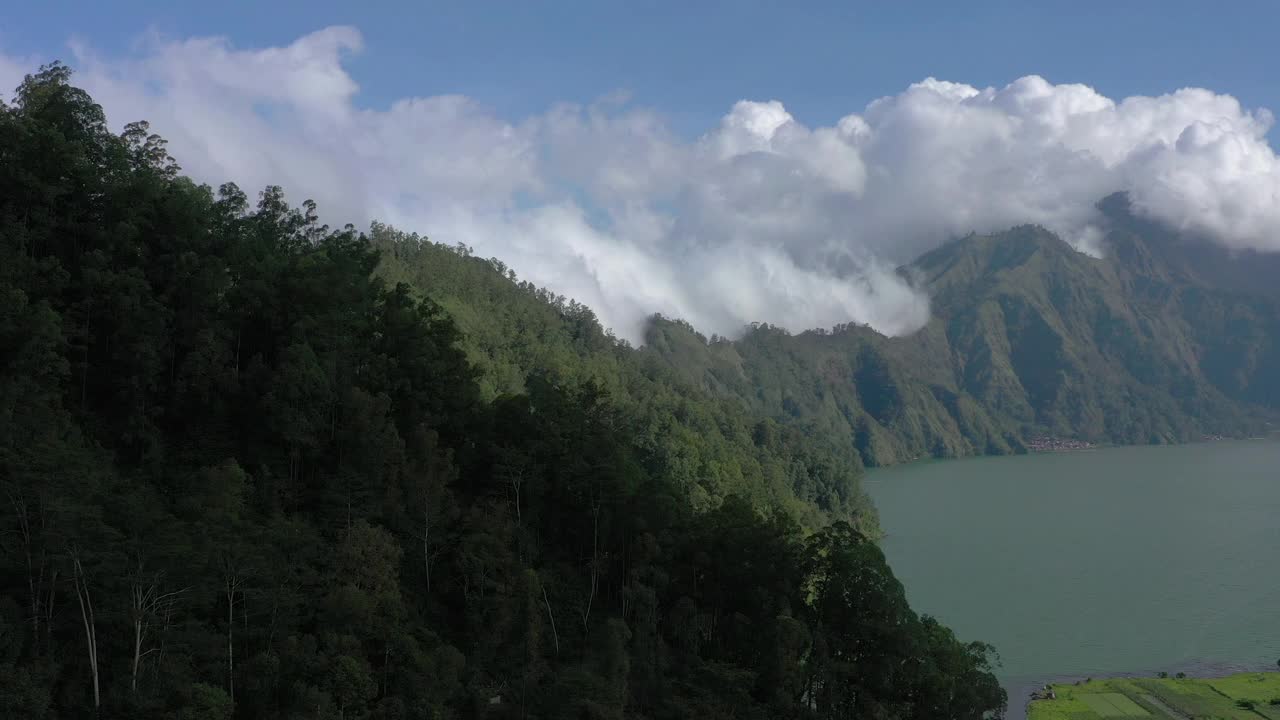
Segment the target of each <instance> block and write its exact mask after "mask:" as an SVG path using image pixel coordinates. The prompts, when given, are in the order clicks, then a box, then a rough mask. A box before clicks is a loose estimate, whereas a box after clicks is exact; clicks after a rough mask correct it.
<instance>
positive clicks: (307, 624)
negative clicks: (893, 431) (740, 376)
mask: <svg viewBox="0 0 1280 720" xmlns="http://www.w3.org/2000/svg"><path fill="white" fill-rule="evenodd" d="M69 75H70V73H69V71H68V70H67V69H66V68H65V67H63V66H60V65H55V66H51V67H48V68H45V69H43V70H42V71H41V72H40V73H39V74H37V75H34V76H31V77H28V78H27V80H26V81H25V82H24V83H23V85H22V86H21V87H20V88H19V89H18V91H17V93H16V97H15V98H14V100H13V102H12V103H11V104H7V105H3V106H0V490H2V491H3V493H4V510H3V515H2V516H0V522H2V525H0V527H2V528H3V535H0V538H2V539H3V544H2V545H0V548H2V550H3V553H2V554H0V716H3V717H14V718H18V717H21V718H80V717H95V716H96V717H104V718H183V719H185V720H197V719H198V720H212V719H215V718H216V719H220V720H228V719H230V718H241V719H247V718H304V717H305V718H449V717H456V718H472V717H486V718H507V717H510V718H516V717H520V718H535V717H541V718H564V717H573V718H621V717H634V718H687V717H695V716H696V717H705V718H784V717H785V718H805V717H812V718H846V717H866V718H872V717H874V718H900V719H904V720H905V719H907V718H912V719H919V720H925V719H930V720H932V719H934V718H943V717H946V718H973V719H977V718H981V717H984V715H986V714H988V713H992V712H998V711H999V710H1000V709H1002V708H1003V705H1004V702H1005V698H1004V692H1003V691H1002V690H1000V688H999V687H998V686H997V684H996V682H995V680H994V678H993V677H992V675H991V674H990V672H989V671H990V662H991V659H990V658H991V651H990V648H988V647H986V646H985V645H982V644H980V643H971V644H964V643H961V642H959V641H957V639H956V638H955V637H954V636H953V635H952V634H951V632H950V631H949V630H947V629H946V628H945V627H942V626H940V625H939V624H937V623H936V622H934V621H933V620H931V619H929V618H921V617H918V616H917V615H916V614H915V613H913V612H912V611H911V609H910V608H909V607H908V606H907V603H906V601H905V598H904V595H903V591H902V587H901V585H900V584H899V583H898V582H897V581H896V580H895V579H894V578H893V575H892V573H891V571H890V570H889V568H888V567H887V566H886V565H885V562H884V558H883V555H882V554H881V553H880V551H879V549H878V548H877V547H876V545H875V543H874V542H873V541H872V540H870V539H869V538H868V537H867V534H866V533H865V532H863V531H860V529H859V527H861V528H862V530H868V529H869V526H868V521H867V517H868V516H867V515H866V514H865V512H864V510H863V506H862V505H861V503H862V502H863V501H862V500H861V495H860V493H859V491H858V489H857V485H856V477H857V466H856V465H855V464H846V463H845V462H844V458H843V456H842V455H841V454H840V452H839V451H838V450H837V449H835V446H834V444H831V443H826V444H820V443H816V442H814V441H813V440H812V439H811V438H808V437H806V436H805V435H804V434H803V433H799V432H793V430H792V429H791V428H787V427H781V426H779V425H778V424H776V423H773V422H770V421H767V420H757V419H755V418H754V417H752V416H751V415H750V414H748V412H747V411H746V409H745V408H744V407H743V406H742V404H741V403H740V402H739V401H738V400H737V399H720V400H717V399H715V398H712V397H711V396H710V395H708V394H707V393H703V392H695V391H693V390H692V389H691V388H690V387H689V386H688V385H687V384H686V383H685V381H684V380H682V379H681V376H680V374H679V373H677V372H674V371H672V370H670V369H669V368H667V367H666V366H665V363H662V362H656V360H658V358H657V356H654V355H646V354H640V353H637V352H636V351H634V350H630V349H628V348H626V347H625V346H623V345H621V344H619V343H616V342H614V341H613V340H611V339H610V338H609V337H608V336H607V335H605V334H603V333H602V332H601V331H600V328H599V326H598V324H596V323H595V322H594V320H592V319H591V317H590V315H589V313H588V312H587V311H585V310H584V309H582V308H579V307H577V306H571V305H566V304H564V303H563V302H560V301H555V302H550V303H548V302H546V301H547V300H548V299H549V298H547V297H546V296H545V294H542V293H539V291H537V290H536V289H534V288H531V287H529V286H528V285H519V284H516V283H513V282H511V281H510V279H509V278H507V279H503V278H502V276H501V275H499V274H498V272H496V269H495V268H494V266H493V264H492V263H488V262H487V261H482V260H479V259H477V258H472V257H468V256H467V255H466V254H465V253H459V252H453V251H448V250H447V249H443V248H441V247H439V246H434V245H430V244H429V243H424V242H422V241H420V240H417V239H414V238H404V237H383V235H385V234H386V233H388V232H389V231H386V230H385V229H375V241H374V242H372V243H371V242H370V240H369V239H368V238H366V237H365V236H363V235H361V234H359V233H357V232H356V231H354V230H353V229H352V228H350V227H347V228H345V229H341V230H333V229H330V228H327V227H325V226H323V225H320V224H319V223H318V221H317V216H316V208H315V206H314V205H312V204H310V203H304V204H303V205H302V207H301V208H293V207H290V206H289V205H287V204H286V202H285V199H284V195H283V191H282V190H281V189H280V188H276V187H271V188H267V189H266V190H264V191H263V192H262V193H261V194H260V195H259V196H258V199H257V201H256V202H251V201H250V198H249V197H247V196H246V194H245V193H244V192H242V191H240V190H239V189H238V188H236V187H235V186H234V185H230V184H228V185H223V186H222V187H220V188H219V189H218V190H217V191H216V192H215V191H213V190H211V189H210V188H209V187H207V186H200V185H197V184H195V183H193V182H191V181H190V180H188V179H186V178H184V177H183V176H182V175H181V173H180V170H179V168H178V167H177V165H176V164H175V163H174V161H173V160H172V159H171V158H170V157H169V156H168V154H167V152H166V150H165V145H164V142H163V140H161V139H160V138H159V137H157V136H155V135H152V134H150V133H149V130H148V128H147V127H146V126H145V125H144V124H133V125H130V126H128V127H127V128H126V130H125V132H124V133H123V134H122V135H115V134H113V133H111V132H110V131H109V130H108V127H107V124H106V121H105V118H104V117H103V114H102V111H101V109H100V108H99V107H97V106H96V105H95V104H94V103H93V101H92V99H91V98H89V97H88V96H87V95H86V94H85V93H84V92H83V91H81V90H78V89H76V88H75V87H74V86H72V85H71V84H70V82H69ZM379 249H381V250H382V251H383V253H384V254H383V255H382V256H380V255H379ZM459 272H462V273H463V274H461V275H459V274H457V273H459ZM449 273H453V274H452V275H451V274H449ZM467 273H469V274H467ZM383 278H392V279H393V280H396V279H407V280H410V281H412V282H413V283H414V284H415V286H416V287H410V286H408V285H404V284H398V283H395V284H393V283H387V282H384V280H383ZM494 278H497V279H498V280H502V282H501V283H499V282H496V281H495V280H494ZM433 296H436V297H438V298H439V299H438V301H437V300H433V299H432V298H433ZM455 317H456V318H457V320H455ZM460 327H461V328H462V329H463V330H464V331H465V332H463V331H460V329H459V328H460ZM513 327H514V328H517V329H518V331H519V332H518V333H517V334H516V335H515V336H513V337H512V338H506V339H503V338H502V337H500V336H501V335H502V334H503V333H507V332H509V331H510V330H511V328H513ZM804 508H814V509H810V510H804ZM829 519H831V520H835V522H834V523H832V524H829V525H825V524H824V523H825V522H826V521H827V520H829ZM800 523H805V524H807V525H808V526H809V528H810V529H811V530H813V532H811V533H807V534H806V533H803V532H802V531H801V525H800Z"/></svg>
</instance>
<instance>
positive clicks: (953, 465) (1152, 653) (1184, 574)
mask: <svg viewBox="0 0 1280 720" xmlns="http://www.w3.org/2000/svg"><path fill="white" fill-rule="evenodd" d="M866 488H867V490H868V492H869V493H870V494H871V496H872V498H873V499H874V500H875V503H876V506H877V507H878V508H879V511H880V523H881V526H882V527H883V528H884V530H885V532H886V533H887V536H886V538H885V539H884V541H883V543H882V546H883V548H884V551H885V554H886V555H887V556H888V559H889V562H890V564H891V565H892V567H893V569H894V572H895V573H896V574H897V576H898V578H899V579H900V580H901V581H902V583H903V585H904V586H905V587H906V591H907V597H908V599H909V600H910V602H911V604H912V606H913V607H914V608H915V609H916V610H917V611H919V612H921V613H928V614H931V615H934V616H935V617H937V618H939V619H940V620H942V621H944V622H945V623H947V624H948V625H950V626H951V627H952V628H953V629H954V630H955V631H956V633H957V635H959V636H960V638H961V639H962V640H983V641H985V642H989V643H991V644H993V645H995V646H996V648H997V650H998V651H999V653H1000V656H1001V659H1002V662H1003V667H1002V669H1001V671H1000V677H1001V680H1002V682H1003V683H1004V684H1005V686H1006V688H1008V689H1009V693H1010V708H1011V710H1013V712H1012V713H1011V717H1015V718H1016V717H1020V716H1021V705H1022V697H1021V696H1022V695H1024V694H1025V693H1026V692H1027V691H1029V689H1030V688H1032V687H1034V686H1036V685H1038V684H1040V683H1043V682H1045V681H1048V680H1053V679H1069V678H1077V677H1085V676H1090V675H1093V676H1102V675H1114V674H1144V675H1149V674H1154V673H1156V672H1158V671H1161V670H1166V671H1170V672H1176V671H1178V670H1185V671H1188V672H1192V673H1203V674H1209V673H1217V672H1223V671H1228V670H1232V669H1237V668H1238V669H1254V668H1258V667H1271V668H1274V667H1275V663H1276V660H1277V658H1280V442H1273V441H1240V442H1218V443H1206V444H1196V445H1180V446H1160V447H1130V448H1109V449H1103V450H1094V451H1083V452H1071V453H1057V454H1038V455H1023V456H1014V457H1000V458H978V459H971V460H955V461H942V462H929V463H918V464H912V465H904V466H899V467H893V468H886V469H881V470H876V471H874V472H872V473H871V474H870V475H869V476H868V478H867V480H866Z"/></svg>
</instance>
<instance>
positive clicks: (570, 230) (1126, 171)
mask: <svg viewBox="0 0 1280 720" xmlns="http://www.w3.org/2000/svg"><path fill="white" fill-rule="evenodd" d="M362 46H363V41H362V39H361V36H360V34H359V33H358V32H357V31H356V30H355V29H353V28H345V27H334V28H328V29H325V30H322V31H320V32H317V33H313V34H311V35H307V36H305V37H302V38H299V39H298V40H297V41H295V42H293V43H292V44H290V45H288V46H286V47H279V48H266V49H250V50H244V49H238V48H235V47H233V46H232V45H231V44H230V43H229V42H228V41H227V40H225V39H221V38H194V39H187V40H182V41H173V40H168V39H165V38H161V37H158V36H150V37H147V38H145V39H144V41H143V42H142V43H141V44H140V45H139V46H138V47H139V49H138V50H137V51H136V52H134V53H133V54H130V55H128V56H126V57H101V56H98V55H97V54H95V53H94V51H93V50H92V49H91V48H88V47H86V46H82V45H81V46H76V47H74V48H73V51H74V57H73V58H72V62H73V64H74V65H75V66H76V67H77V69H78V72H79V74H78V76H77V81H78V82H79V83H80V84H81V85H83V86H84V87H85V88H86V89H88V90H89V91H90V92H91V93H92V94H93V95H94V97H95V98H96V99H97V100H98V101H99V102H101V103H102V104H103V105H104V107H105V108H106V110H107V112H108V116H109V117H110V118H111V120H112V122H113V123H114V124H116V125H117V126H119V125H123V124H124V123H126V122H128V121H131V120H135V119H147V120H150V121H151V123H152V127H153V129H155V130H156V131H157V132H159V133H161V134H162V135H164V136H165V137H167V138H168V139H169V140H170V147H171V150H172V152H173V154H174V155H175V156H176V157H177V158H178V159H179V162H180V163H181V164H182V165H183V166H184V168H185V169H186V171H187V172H188V173H190V174H191V175H193V176H194V177H196V178H198V179H200V180H204V181H207V182H210V183H214V184H216V183H219V182H222V181H224V180H233V181H235V182H237V183H239V184H240V185H241V186H242V187H244V188H245V189H246V190H250V191H251V190H254V189H258V188H261V187H262V186H265V185H267V184H280V185H283V186H284V187H285V188H286V190H287V191H288V192H289V193H290V196H291V197H292V198H294V199H295V200H301V199H303V198H306V197H313V198H315V199H316V200H317V202H319V203H320V205H321V211H322V213H323V214H324V215H325V217H326V219H328V220H329V221H330V222H333V223H344V222H348V221H351V222H355V223H357V224H362V223H365V222H367V221H369V220H372V219H379V220H384V221H387V222H390V223H391V224H394V225H397V226H400V227H402V228H404V229H406V230H415V231H418V232H421V233H424V234H429V235H430V236H431V237H433V238H436V239H439V240H442V241H445V242H448V243H455V242H464V243H466V244H468V245H471V246H473V247H475V248H476V249H477V251H478V252H480V253H483V254H485V255H493V256H497V257H499V258H501V259H503V260H504V261H505V262H507V263H508V264H509V265H511V266H512V267H514V268H516V269H517V270H518V271H519V272H520V273H521V274H522V275H523V276H524V277H526V278H528V279H530V280H533V281H534V282H536V283H539V284H542V285H546V286H548V287H550V288H552V289H554V290H555V291H557V292H559V293H562V294H565V295H568V296H571V297H575V298H577V299H579V300H581V301H583V302H586V303H587V304H589V305H591V306H592V307H593V308H595V309H596V310H597V312H598V313H599V315H600V316H601V318H602V320H603V321H604V322H605V323H606V324H608V325H610V326H612V327H613V328H615V329H616V330H617V331H618V332H619V333H620V334H623V335H624V336H628V337H631V338H633V339H634V338H636V337H637V336H638V333H639V330H640V327H641V325H642V323H643V320H644V318H646V317H647V316H648V315H650V314H652V313H654V312H661V313H663V314H666V315H671V316H676V317H682V318H685V319H687V320H689V321H691V322H692V323H693V324H694V325H695V326H697V327H699V328H700V329H702V330H704V331H706V332H708V333H710V332H716V333H720V334H734V333H736V332H738V331H739V330H740V329H741V328H742V327H743V326H744V325H746V324H747V323H749V322H752V321H763V322H769V323H774V324H778V325H782V326H785V327H789V328H792V329H804V328H808V327H815V326H830V325H834V324H837V323H843V322H850V321H854V322H866V323H869V324H871V325H872V326H873V327H876V328H877V329H879V330H881V331H883V332H886V333H891V334H892V333H903V332H910V331H912V330H913V329H915V328H916V327H919V326H920V325H921V324H922V323H923V322H924V320H925V319H926V318H927V316H928V303H927V300H926V299H925V298H923V297H922V296H921V295H920V294H919V293H918V292H916V291H915V290H913V289H912V288H911V287H909V286H908V285H907V284H906V283H905V282H904V281H903V280H902V279H901V278H899V277H898V276H897V275H896V274H895V273H893V272H892V271H891V269H890V268H892V267H893V266H894V265H895V264H898V263H902V262H906V261H909V260H910V259H911V258H913V257H915V256H916V255H918V254H919V253H920V252H922V251H925V250H928V249H930V248H932V247H935V246H936V245H937V244H938V243H940V242H942V241H945V240H946V239H948V238H949V237H952V236H955V235H959V234H964V233H967V232H970V231H977V232H990V231H995V230H1000V229H1003V228H1006V227H1009V226H1011V225H1016V224H1020V223H1027V222H1035V223H1040V224H1042V225H1045V226H1047V227H1050V228H1052V229H1054V230H1057V231H1059V232H1060V233H1062V234H1063V236H1064V237H1066V238H1068V239H1069V240H1070V241H1072V242H1073V243H1075V244H1076V246H1077V247H1078V248H1079V249H1081V250H1083V251H1086V252H1092V253H1097V252H1098V250H1099V246H1098V243H1099V239H1100V237H1101V235H1102V233H1101V229H1100V223H1101V218H1099V217H1098V215H1097V212H1096V210H1095V207H1094V205H1095V203H1096V202H1097V201H1098V200H1099V199H1101V198H1102V197H1104V196H1106V195H1108V194H1110V193H1112V192H1116V191H1121V190H1123V191H1127V192H1129V194H1130V196H1131V198H1132V199H1133V204H1134V207H1135V209H1136V210H1137V211H1138V212H1140V213H1143V214H1145V215H1147V216H1149V217H1151V218H1153V219H1156V220H1159V221H1162V222H1165V223H1167V224H1169V225H1171V226H1173V227H1177V228H1182V229H1186V230H1189V231H1193V232H1195V233H1199V234H1203V235H1206V236H1208V237H1209V238H1211V239H1212V240H1215V241H1217V242H1220V243H1222V244H1224V245H1228V246H1231V247H1251V248H1258V249H1263V250H1280V232H1278V231H1280V202H1278V201H1280V160H1277V157H1276V154H1275V152H1274V151H1273V150H1272V148H1271V147H1270V146H1269V145H1268V144H1267V141H1266V137H1265V134H1266V132H1267V130H1268V128H1269V127H1270V125H1271V122H1272V118H1271V116H1270V114H1269V113H1267V112H1266V111H1257V112H1248V111H1246V110H1244V109H1243V108H1241V107H1240V105H1239V103H1238V102H1237V101H1236V100H1235V99H1234V98H1231V97H1230V96H1226V95H1218V94H1215V93H1212V92H1210V91H1207V90H1199V89H1184V90H1179V91H1177V92H1175V93H1172V94H1169V95H1163V96H1160V97H1131V98H1126V99H1123V100H1121V101H1119V102H1117V101H1114V100H1111V99H1109V98H1106V97H1104V96H1102V95H1100V94H1098V93H1097V92H1095V91H1094V90H1093V89H1091V88H1089V87H1087V86H1084V85H1053V84H1050V83H1049V82H1047V81H1045V80H1044V79H1042V78H1040V77H1036V76H1028V77H1024V78H1021V79H1019V80H1016V81H1015V82H1013V83H1011V84H1009V85H1008V86H1006V87H1003V88H999V89H994V88H985V89H978V88H974V87H970V86H968V85H963V84H959V83H952V82H943V81H939V80H935V79H932V78H930V79H927V80H925V81H923V82H921V83H918V84H916V85H912V86H911V87H909V88H907V89H906V90H904V91H903V92H901V93H899V94H897V95H894V96H891V97H886V98H882V99H880V100H877V101H875V102H873V103H871V104H870V105H868V106H867V107H866V108H865V109H863V110H862V111H861V112H859V113H855V114H850V115H849V116H847V117H845V118H842V119H841V120H840V121H839V122H837V123H835V124H834V125H833V126H832V127H818V128H809V127H805V126H804V125H802V124H801V123H799V122H798V121H797V120H796V119H795V118H794V117H792V116H791V114H790V113H788V112H787V110H786V108H785V107H784V106H783V104H782V103H780V102H778V101H769V102H751V101H742V102H739V103H737V104H736V105H734V106H733V107H732V108H730V109H729V111H728V113H727V114H726V115H725V116H724V118H723V119H722V121H721V122H720V123H719V125H717V126H716V127H713V128H710V129H708V131H707V132H706V133H705V134H704V135H702V136H701V137H699V138H697V139H694V140H684V139H681V138H679V137H677V136H676V135H674V134H673V133H672V132H671V131H670V130H669V129H668V127H667V126H666V124H665V123H664V121H663V119H662V117H661V116H660V115H658V114H656V113H654V112H651V111H647V110H643V109H636V108H634V107H631V106H628V105H627V104H626V102H625V99H624V98H621V97H610V98H605V99H603V100H601V101H600V102H599V103H596V104H594V105H591V106H586V107H582V106H575V105H556V106H553V107H551V108H549V109H548V110H547V111H546V112H543V113H541V114H538V115H535V116H532V117H528V118H522V119H519V120H518V121H515V122H511V121H507V120H503V119H501V118H499V117H497V116H495V115H494V114H492V113H490V112H488V111H487V110H486V109H485V108H483V107H482V106H480V105H479V104H477V103H476V102H475V101H473V100H471V99H469V98H466V97H460V96H425V97H410V98H405V99H402V100H399V101H397V102H395V103H392V104H391V105H390V106H389V107H386V108H384V109H368V108H363V107H361V106H360V105H359V104H357V102H356V97H357V95H358V90H359V88H358V85H357V83H356V81H355V80H354V79H353V78H352V77H351V76H350V75H349V74H348V73H347V71H346V70H345V68H344V65H343V62H344V60H345V58H346V57H347V56H348V55H350V54H351V53H355V52H359V51H361V50H362ZM30 65H32V63H31V62H30V61H29V60H27V59H18V58H6V57H4V56H3V55H2V54H0V82H6V83H7V84H9V85H10V86H11V85H13V84H14V83H15V82H16V79H17V78H19V77H20V74H21V71H22V70H24V69H30V67H28V66H30Z"/></svg>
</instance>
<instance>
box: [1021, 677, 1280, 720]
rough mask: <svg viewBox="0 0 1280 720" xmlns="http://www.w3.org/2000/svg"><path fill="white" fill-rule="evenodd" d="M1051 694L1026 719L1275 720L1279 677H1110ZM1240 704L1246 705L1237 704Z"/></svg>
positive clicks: (1059, 688)
mask: <svg viewBox="0 0 1280 720" xmlns="http://www.w3.org/2000/svg"><path fill="white" fill-rule="evenodd" d="M1053 690H1054V693H1055V694H1056V695H1057V698H1056V699H1054V700H1036V701H1033V702H1032V703H1031V705H1030V706H1029V709H1028V713H1027V718H1028V720H1113V719H1116V718H1150V719H1151V720H1200V719H1201V718H1214V719H1215V720H1258V719H1259V718H1263V719H1264V720H1280V673H1240V674H1238V675H1231V676H1229V677H1224V678H1186V679H1175V678H1159V679H1158V678H1112V679H1110V680H1093V681H1089V682H1082V683H1080V684H1078V685H1077V684H1060V685H1054V686H1053ZM1272 700H1275V701H1276V702H1277V704H1276V705H1272V704H1271V701H1272ZM1241 701H1245V702H1248V703H1252V707H1242V706H1240V705H1238V704H1237V703H1238V702H1241Z"/></svg>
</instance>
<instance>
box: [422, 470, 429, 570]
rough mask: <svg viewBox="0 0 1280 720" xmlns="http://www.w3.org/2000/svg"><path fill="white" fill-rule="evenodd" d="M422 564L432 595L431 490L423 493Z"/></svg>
mask: <svg viewBox="0 0 1280 720" xmlns="http://www.w3.org/2000/svg"><path fill="white" fill-rule="evenodd" d="M423 497H424V500H423V505H422V507H423V510H422V563H423V566H424V568H425V569H426V572H427V594H428V595H430V594H431V489H430V488H427V491H426V492H424V493H423Z"/></svg>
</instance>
